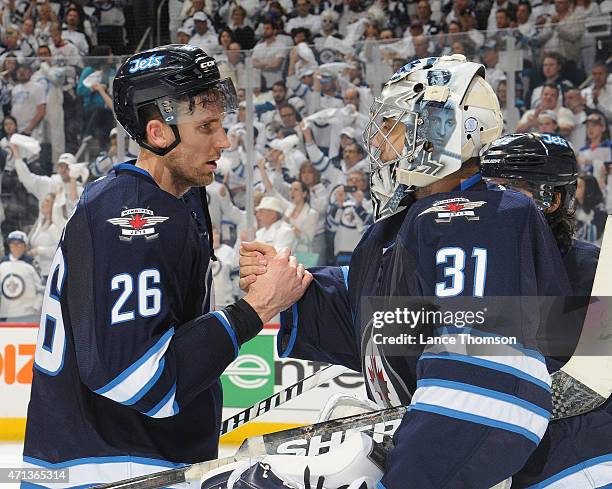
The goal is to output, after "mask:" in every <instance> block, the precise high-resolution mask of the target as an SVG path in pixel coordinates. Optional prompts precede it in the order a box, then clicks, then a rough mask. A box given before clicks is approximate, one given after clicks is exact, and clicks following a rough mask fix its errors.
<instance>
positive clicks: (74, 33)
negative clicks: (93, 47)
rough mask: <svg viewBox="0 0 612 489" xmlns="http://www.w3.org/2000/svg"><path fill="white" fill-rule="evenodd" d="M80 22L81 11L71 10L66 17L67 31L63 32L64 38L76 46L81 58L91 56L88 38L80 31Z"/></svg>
mask: <svg viewBox="0 0 612 489" xmlns="http://www.w3.org/2000/svg"><path fill="white" fill-rule="evenodd" d="M80 21H81V19H80V14H79V11H78V10H77V9H75V8H69V9H68V10H67V11H66V15H65V17H64V22H65V29H63V30H62V37H63V38H64V39H66V40H67V41H70V42H71V43H72V44H74V45H75V46H76V47H77V49H78V50H79V54H80V55H81V56H87V55H88V54H89V41H88V40H87V36H85V34H83V33H82V32H80V31H79V30H78V29H79V23H80Z"/></svg>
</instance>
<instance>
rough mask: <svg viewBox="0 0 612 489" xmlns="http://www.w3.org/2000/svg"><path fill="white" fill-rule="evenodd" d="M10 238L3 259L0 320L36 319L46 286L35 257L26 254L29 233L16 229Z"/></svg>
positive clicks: (0, 267)
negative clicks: (34, 263) (35, 262)
mask: <svg viewBox="0 0 612 489" xmlns="http://www.w3.org/2000/svg"><path fill="white" fill-rule="evenodd" d="M7 242H8V248H9V252H8V254H7V255H5V256H4V258H2V260H1V261H0V289H1V292H2V297H1V298H0V321H10V322H19V323H21V322H23V323H37V322H38V321H39V319H40V318H39V314H40V308H41V305H42V294H43V291H44V289H43V285H42V282H41V279H40V275H39V274H38V271H37V270H36V268H35V267H34V265H33V260H32V257H30V256H28V255H27V254H26V251H27V249H28V237H27V235H26V233H24V232H23V231H13V232H11V233H10V234H9V235H8V237H7Z"/></svg>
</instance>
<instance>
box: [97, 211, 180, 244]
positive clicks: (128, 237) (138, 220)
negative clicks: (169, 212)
mask: <svg viewBox="0 0 612 489" xmlns="http://www.w3.org/2000/svg"><path fill="white" fill-rule="evenodd" d="M168 219H170V218H169V217H162V216H156V215H155V214H154V212H153V211H152V210H151V209H144V208H138V207H137V208H133V209H125V210H123V211H121V217H113V218H112V219H107V220H106V221H107V222H109V223H111V224H112V225H113V226H119V227H121V234H120V235H119V239H120V240H121V241H127V242H131V241H132V239H134V238H135V237H138V236H142V237H144V238H145V239H146V240H152V239H156V238H157V237H158V236H159V233H157V232H156V231H155V226H156V225H157V224H161V223H162V222H165V221H167V220H168Z"/></svg>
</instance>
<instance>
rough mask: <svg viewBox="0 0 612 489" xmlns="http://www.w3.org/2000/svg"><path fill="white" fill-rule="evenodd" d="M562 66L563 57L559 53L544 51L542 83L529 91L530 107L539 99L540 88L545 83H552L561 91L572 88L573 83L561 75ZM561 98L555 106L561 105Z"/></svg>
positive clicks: (536, 103)
mask: <svg viewBox="0 0 612 489" xmlns="http://www.w3.org/2000/svg"><path fill="white" fill-rule="evenodd" d="M562 67H563V58H562V57H561V55H559V53H555V52H552V51H551V52H548V53H544V55H543V59H542V74H543V75H544V83H542V84H541V85H539V86H537V87H535V88H534V89H533V92H532V93H531V103H530V107H532V108H533V107H535V106H536V105H538V103H539V101H540V97H541V95H542V89H543V87H544V85H545V84H547V83H548V84H551V83H552V84H554V85H557V86H558V87H559V89H560V90H561V93H563V92H565V90H568V89H570V88H572V87H573V86H574V85H573V84H572V82H570V81H569V80H566V79H565V78H563V77H562V76H561V68H562ZM561 98H562V97H559V98H558V100H557V107H561Z"/></svg>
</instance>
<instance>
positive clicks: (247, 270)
mask: <svg viewBox="0 0 612 489" xmlns="http://www.w3.org/2000/svg"><path fill="white" fill-rule="evenodd" d="M275 256H276V248H274V246H271V245H269V244H265V243H259V242H257V241H252V242H249V241H243V242H242V245H241V246H240V289H242V290H244V291H245V292H248V291H249V286H250V285H251V284H252V283H253V282H255V280H257V275H262V274H264V273H266V269H267V268H266V265H267V264H268V262H269V261H270V260H272V258H274V257H275Z"/></svg>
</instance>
